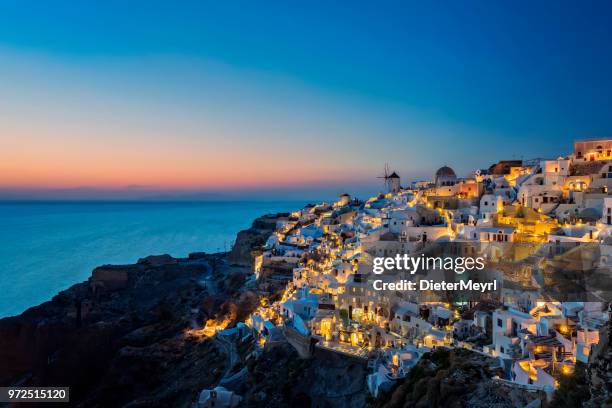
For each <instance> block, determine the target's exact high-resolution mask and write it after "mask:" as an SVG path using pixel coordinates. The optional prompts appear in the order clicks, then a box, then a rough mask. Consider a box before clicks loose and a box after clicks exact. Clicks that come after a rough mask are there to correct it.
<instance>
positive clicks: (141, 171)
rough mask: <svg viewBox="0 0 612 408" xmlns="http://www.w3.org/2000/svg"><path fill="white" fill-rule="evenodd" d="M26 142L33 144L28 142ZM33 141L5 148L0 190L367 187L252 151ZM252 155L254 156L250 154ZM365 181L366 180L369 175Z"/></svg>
mask: <svg viewBox="0 0 612 408" xmlns="http://www.w3.org/2000/svg"><path fill="white" fill-rule="evenodd" d="M28 139H30V140H29V141H28ZM156 140H157V142H154V141H153V140H152V141H151V143H149V144H138V143H137V142H135V141H133V140H132V141H121V142H119V143H117V142H116V141H109V142H108V143H100V142H99V140H93V139H92V140H83V139H72V140H66V139H64V140H61V141H60V140H58V142H57V143H49V142H48V140H38V141H35V140H32V138H28V137H25V138H19V137H13V140H12V141H11V142H9V143H8V144H7V143H4V142H2V145H0V148H1V151H0V187H2V188H18V189H19V188H49V189H54V188H60V189H61V188H78V187H93V188H103V189H104V188H125V187H129V186H132V187H137V188H145V189H168V190H174V189H176V190H180V189H236V188H257V187H283V186H291V185H304V184H318V183H323V184H329V183H335V182H353V181H360V180H361V181H363V178H361V176H362V175H363V169H349V168H347V167H346V166H345V165H343V164H342V163H338V162H335V161H333V160H325V159H324V158H323V160H321V159H322V158H321V157H319V158H312V156H311V158H300V157H298V155H297V153H293V152H291V153H285V152H280V151H274V149H266V148H265V147H263V146H262V147H257V146H252V148H251V149H248V148H247V149H238V148H231V147H229V148H228V147H227V146H223V147H220V148H219V149H218V150H217V149H213V148H207V146H205V145H203V144H198V143H194V144H193V145H190V146H185V145H182V146H181V143H180V142H178V141H176V140H167V141H162V142H160V141H159V140H160V139H159V138H157V139H156ZM249 150H250V151H249ZM364 176H365V177H367V176H366V175H364Z"/></svg>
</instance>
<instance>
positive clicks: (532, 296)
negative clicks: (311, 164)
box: [248, 140, 612, 395]
mask: <svg viewBox="0 0 612 408" xmlns="http://www.w3.org/2000/svg"><path fill="white" fill-rule="evenodd" d="M611 152H612V140H589V141H579V142H576V144H575V146H574V152H573V153H572V154H570V155H567V156H563V157H558V158H557V159H553V160H530V161H514V160H513V161H502V162H499V163H497V164H495V165H493V166H491V167H490V168H489V169H486V170H476V171H474V172H473V173H472V174H470V175H468V176H467V177H465V178H460V177H457V175H456V174H455V172H454V171H453V170H452V169H451V168H450V167H448V166H444V167H441V168H440V169H439V170H438V171H437V172H436V173H435V175H434V177H433V180H432V181H428V182H415V183H411V184H410V185H409V186H407V187H402V186H401V182H400V177H399V176H398V175H397V174H396V173H392V174H391V175H390V176H387V177H386V179H385V182H386V189H387V192H386V193H384V194H380V195H379V196H376V197H372V198H370V199H369V200H367V201H365V202H361V201H358V200H354V199H352V198H351V197H350V196H348V195H346V194H344V195H342V196H340V199H339V200H338V201H337V202H335V203H332V204H318V205H309V206H306V207H305V208H303V209H301V210H299V211H295V212H294V213H291V214H290V215H289V216H288V217H286V219H283V220H281V221H279V224H278V228H277V230H276V232H275V233H274V234H273V235H272V236H271V237H270V238H269V239H268V241H267V242H266V244H265V246H264V247H263V249H262V252H261V254H259V255H258V256H257V259H256V263H255V265H256V268H255V269H256V274H257V277H258V278H259V279H267V278H270V277H271V276H272V275H273V274H274V273H273V272H270V271H278V270H285V271H286V272H287V275H288V277H289V279H290V281H289V283H288V285H287V288H286V290H285V291H284V293H283V296H282V299H281V300H280V301H277V302H274V303H272V304H266V305H262V307H261V308H260V309H259V310H258V311H257V312H256V313H255V314H254V315H253V316H251V318H250V319H249V320H250V321H249V322H248V323H249V324H250V325H251V326H252V327H253V328H254V329H255V330H256V331H257V332H258V333H259V335H260V337H261V339H262V340H261V341H262V344H263V343H265V341H266V338H267V336H270V333H275V332H276V331H275V328H281V327H282V328H283V330H284V332H285V334H286V336H287V338H288V339H289V340H290V341H291V342H292V344H294V345H295V346H296V348H298V351H300V353H301V354H303V355H308V354H309V353H311V352H312V347H313V344H314V343H315V341H316V345H315V346H314V347H321V348H326V349H329V350H334V351H337V352H339V353H344V354H348V355H351V356H355V357H357V358H367V359H369V364H370V365H371V368H372V373H371V375H370V376H369V377H368V385H369V387H370V390H371V392H372V393H373V394H374V395H376V394H377V393H378V392H379V391H380V389H383V388H384V387H385V386H388V385H389V384H391V383H392V382H393V381H394V380H396V379H397V378H401V377H402V376H405V375H407V374H408V372H409V371H410V369H411V368H412V367H413V366H414V365H415V364H416V363H417V362H418V361H419V359H420V358H421V356H422V355H423V354H425V353H426V352H428V351H430V350H431V349H433V348H436V347H448V348H453V347H462V348H467V349H470V350H473V351H474V352H477V353H482V354H484V355H487V356H490V357H494V358H496V359H498V361H499V366H500V367H501V368H502V369H504V370H505V378H504V380H506V381H509V382H514V383H517V384H521V385H523V386H527V387H534V388H536V389H542V390H545V391H551V390H553V389H555V388H556V387H557V386H558V379H559V377H560V376H562V375H567V374H569V373H571V372H573V370H574V368H575V365H576V363H577V362H587V361H588V358H589V354H590V353H591V350H592V348H593V346H594V345H596V344H597V343H598V342H599V329H600V328H601V327H602V325H603V324H604V323H605V321H606V319H607V318H608V315H607V312H606V311H605V310H604V308H605V306H604V304H603V303H601V302H585V301H575V302H558V301H550V300H549V301H545V300H544V299H543V298H541V297H540V296H539V295H538V292H537V290H525V289H524V287H522V286H521V283H520V282H519V283H516V284H514V285H513V284H510V285H508V286H507V287H505V288H504V289H503V292H502V297H501V299H502V301H501V302H499V301H498V302H497V303H496V302H480V303H476V302H474V303H469V304H467V303H465V302H464V303H461V304H460V303H445V302H440V301H422V300H415V299H413V298H411V297H410V296H404V295H403V294H397V296H389V294H388V293H386V292H380V291H376V290H374V289H373V287H372V285H371V283H370V282H369V281H368V276H370V275H371V273H372V258H373V257H378V256H394V255H395V254H406V253H407V254H415V253H419V251H423V250H424V249H426V248H427V247H428V245H431V244H436V243H442V242H449V243H453V242H455V243H462V244H465V245H466V247H467V248H470V246H469V244H470V243H473V244H477V245H475V246H474V248H476V251H480V252H478V253H482V251H486V253H487V257H488V258H487V259H488V260H491V261H496V260H497V261H500V260H502V261H503V260H504V257H505V256H506V257H507V256H508V251H507V250H506V249H504V248H507V246H511V245H512V244H519V243H520V244H526V245H528V246H527V248H528V249H526V250H523V251H524V252H525V253H523V254H521V253H520V251H517V250H515V251H514V252H512V253H513V257H514V258H513V260H519V261H520V260H521V259H527V260H528V259H530V257H534V256H536V255H538V254H541V253H542V248H550V247H551V246H552V247H553V248H555V246H563V247H564V248H565V249H564V250H563V251H559V252H558V253H561V252H563V253H567V252H568V251H572V248H576V249H575V250H578V249H579V245H577V244H580V243H585V244H593V245H596V246H598V248H599V252H598V257H597V258H596V259H593V260H592V264H589V265H586V266H585V268H600V269H601V268H606V267H608V266H609V258H610V254H611V252H610V251H609V250H608V249H609V248H610V245H609V244H610V243H611V242H612V239H610V238H609V237H610V236H611V233H612V190H610V188H611V187H612V153H611ZM608 191H610V194H611V195H608ZM567 243H569V244H571V245H570V248H569V249H567V245H565V246H564V245H561V244H567ZM521 270H523V269H521ZM525 270H528V271H531V272H533V269H529V268H527V269H525ZM300 339H304V340H303V341H301V342H300ZM313 339H314V340H315V341H312V340H313Z"/></svg>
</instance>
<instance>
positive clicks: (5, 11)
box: [0, 0, 612, 199]
mask: <svg viewBox="0 0 612 408" xmlns="http://www.w3.org/2000/svg"><path fill="white" fill-rule="evenodd" d="M329 3H330V2H308V3H302V4H299V3H298V2H275V1H270V2H259V4H255V2H252V1H245V2H242V1H232V2H205V1H194V2H188V1H182V2H170V1H168V2H160V1H152V0H150V1H146V2H138V1H131V2H120V1H105V2H93V1H78V2H77V1H74V2H64V1H56V2H35V1H32V2H28V1H4V0H0V7H1V9H2V12H1V13H0V199H20V198H24V199H27V198H70V199H73V198H74V199H78V198H94V199H106V198H111V199H112V198H126V197H148V198H159V197H187V198H210V197H220V196H224V197H236V198H240V197H244V198H248V197H256V196H257V197H268V198H277V197H288V198H289V197H290V198H292V199H293V198H303V197H302V196H304V197H306V196H316V195H329V194H337V193H341V192H345V191H347V192H350V193H357V194H359V193H363V194H365V193H367V192H376V191H379V190H381V189H382V188H383V186H382V182H381V180H380V179H377V178H376V177H377V176H380V175H381V174H382V172H383V167H384V164H385V163H389V165H390V166H391V168H392V169H394V170H396V171H397V172H398V173H399V174H400V176H401V177H402V181H404V182H405V181H409V180H419V179H428V178H430V177H431V175H432V174H433V173H434V172H435V170H436V169H437V168H438V167H440V166H442V165H449V166H451V167H453V168H454V169H455V171H456V172H457V174H458V175H459V176H464V175H467V174H468V173H469V172H470V171H471V170H474V169H476V168H485V167H488V166H489V165H490V164H492V163H494V162H496V161H498V160H501V159H520V158H524V159H530V158H536V157H558V156H559V155H563V154H567V153H569V152H570V151H571V149H572V143H573V141H574V140H576V139H580V138H587V137H600V136H601V137H608V136H612V97H610V95H612V75H611V74H610V73H611V72H612V24H609V22H610V21H612V3H610V2H606V1H600V2H595V1H593V2H591V1H586V2H565V1H555V2H547V1H541V2H528V1H515V2H491V1H477V0H475V1H461V2H437V1H434V2H419V3H426V4H418V3H417V4H410V2H385V1H382V2H354V1H352V2H345V3H343V2H334V4H329ZM415 3H416V2H415ZM444 3H446V4H444Z"/></svg>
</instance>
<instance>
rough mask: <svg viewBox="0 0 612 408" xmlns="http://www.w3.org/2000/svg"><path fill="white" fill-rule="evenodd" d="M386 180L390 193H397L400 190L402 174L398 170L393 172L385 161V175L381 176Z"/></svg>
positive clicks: (386, 186)
mask: <svg viewBox="0 0 612 408" xmlns="http://www.w3.org/2000/svg"><path fill="white" fill-rule="evenodd" d="M378 178H381V179H383V180H384V183H385V188H386V190H387V192H388V193H393V194H397V193H399V191H400V188H401V187H400V176H398V175H397V173H396V172H391V170H390V168H389V164H388V163H385V173H384V175H383V176H379V177H378Z"/></svg>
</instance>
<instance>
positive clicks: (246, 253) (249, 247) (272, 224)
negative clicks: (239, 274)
mask: <svg viewBox="0 0 612 408" xmlns="http://www.w3.org/2000/svg"><path fill="white" fill-rule="evenodd" d="M287 215H288V214H282V213H280V214H268V215H264V216H262V217H259V218H257V219H256V220H255V221H253V224H252V225H251V228H249V229H246V230H242V231H240V232H239V233H238V235H237V236H236V241H235V243H234V246H233V247H232V250H231V251H230V253H229V256H228V259H229V262H230V263H232V264H234V265H240V266H249V267H250V266H252V265H253V256H252V254H251V252H252V251H254V250H255V251H256V250H257V249H258V248H260V247H262V246H263V245H264V244H265V243H266V241H267V240H268V237H270V235H271V234H272V233H273V232H274V230H275V229H276V225H277V222H278V220H279V219H280V218H283V217H286V216H287Z"/></svg>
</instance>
